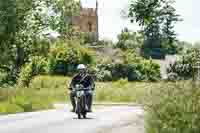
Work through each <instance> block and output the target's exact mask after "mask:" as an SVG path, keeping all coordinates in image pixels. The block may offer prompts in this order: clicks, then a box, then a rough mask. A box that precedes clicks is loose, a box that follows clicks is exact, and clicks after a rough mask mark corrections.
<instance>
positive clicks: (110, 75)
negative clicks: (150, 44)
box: [96, 51, 160, 81]
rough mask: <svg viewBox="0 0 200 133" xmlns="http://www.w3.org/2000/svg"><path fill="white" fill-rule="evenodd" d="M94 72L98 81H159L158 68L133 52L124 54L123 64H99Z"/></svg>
mask: <svg viewBox="0 0 200 133" xmlns="http://www.w3.org/2000/svg"><path fill="white" fill-rule="evenodd" d="M96 71H97V72H96V77H97V80H99V81H111V80H114V81H115V80H119V79H121V78H122V79H128V80H129V81H135V80H138V81H141V80H147V81H157V80H159V79H160V66H159V65H158V64H156V63H154V62H153V61H151V60H146V59H143V58H142V57H139V56H137V54H135V52H134V51H127V52H126V53H125V57H124V62H123V63H111V64H99V65H97V70H96Z"/></svg>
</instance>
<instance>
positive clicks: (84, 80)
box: [69, 64, 95, 112]
mask: <svg viewBox="0 0 200 133" xmlns="http://www.w3.org/2000/svg"><path fill="white" fill-rule="evenodd" d="M77 70H78V74H77V75H75V76H74V77H73V78H72V81H71V83H70V87H69V90H70V100H71V104H72V107H73V109H72V110H71V111H72V112H75V108H76V101H75V97H76V92H75V91H73V88H74V87H75V85H76V84H81V85H83V87H84V88H89V90H90V91H86V99H87V106H88V112H92V110H91V107H92V98H93V93H92V92H93V91H94V89H95V84H94V80H93V78H92V76H91V75H90V74H88V72H87V67H86V66H85V65H84V64H79V65H78V67H77Z"/></svg>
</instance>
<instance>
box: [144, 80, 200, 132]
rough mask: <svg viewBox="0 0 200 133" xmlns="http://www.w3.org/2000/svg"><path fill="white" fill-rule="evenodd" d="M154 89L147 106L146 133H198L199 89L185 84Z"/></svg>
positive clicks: (199, 115) (199, 124)
mask: <svg viewBox="0 0 200 133" xmlns="http://www.w3.org/2000/svg"><path fill="white" fill-rule="evenodd" d="M184 82H185V81H184ZM154 89H155V90H156V91H152V95H151V97H150V99H148V101H149V103H148V104H147V116H146V131H147V133H199V132H200V123H199V120H200V113H199V110H200V89H199V88H194V87H193V86H192V83H191V82H185V83H176V84H174V83H167V84H165V85H164V84H161V85H160V86H158V87H155V88H154Z"/></svg>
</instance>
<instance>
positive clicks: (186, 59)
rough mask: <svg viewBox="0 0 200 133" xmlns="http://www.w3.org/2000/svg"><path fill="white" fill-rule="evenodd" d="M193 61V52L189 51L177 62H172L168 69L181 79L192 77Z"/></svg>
mask: <svg viewBox="0 0 200 133" xmlns="http://www.w3.org/2000/svg"><path fill="white" fill-rule="evenodd" d="M192 62H193V54H192V52H189V53H187V54H185V55H184V56H182V57H181V59H179V60H177V61H176V62H175V63H173V64H170V66H169V68H168V69H167V72H168V73H175V74H176V75H177V76H178V77H179V78H180V79H190V78H192V75H193V74H192V73H193V72H192V71H193V68H192Z"/></svg>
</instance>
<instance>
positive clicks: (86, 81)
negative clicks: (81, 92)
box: [69, 74, 95, 90]
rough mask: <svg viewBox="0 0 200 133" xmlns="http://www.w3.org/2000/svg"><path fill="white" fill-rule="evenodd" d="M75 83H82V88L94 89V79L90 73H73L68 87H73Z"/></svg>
mask: <svg viewBox="0 0 200 133" xmlns="http://www.w3.org/2000/svg"><path fill="white" fill-rule="evenodd" d="M76 84H82V85H83V86H84V88H87V87H91V89H92V90H94V89H95V84H94V80H93V77H92V76H91V75H90V74H86V75H84V76H82V75H80V74H77V75H75V76H74V77H73V78H72V81H71V83H70V87H69V89H70V90H71V89H72V88H74V87H75V85H76Z"/></svg>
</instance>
